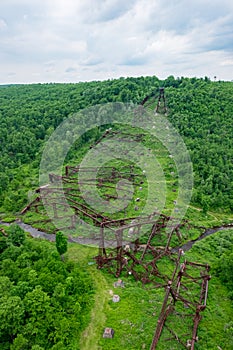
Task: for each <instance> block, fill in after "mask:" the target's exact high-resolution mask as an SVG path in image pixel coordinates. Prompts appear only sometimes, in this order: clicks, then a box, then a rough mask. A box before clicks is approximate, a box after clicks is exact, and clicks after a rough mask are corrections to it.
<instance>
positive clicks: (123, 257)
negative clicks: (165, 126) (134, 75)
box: [21, 89, 210, 350]
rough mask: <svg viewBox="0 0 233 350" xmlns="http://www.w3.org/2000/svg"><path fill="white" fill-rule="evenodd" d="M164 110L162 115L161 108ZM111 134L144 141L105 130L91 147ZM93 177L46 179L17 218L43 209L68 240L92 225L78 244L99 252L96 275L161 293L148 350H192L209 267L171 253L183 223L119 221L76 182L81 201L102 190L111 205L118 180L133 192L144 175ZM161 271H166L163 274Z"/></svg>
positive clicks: (128, 171) (130, 171) (109, 170)
mask: <svg viewBox="0 0 233 350" xmlns="http://www.w3.org/2000/svg"><path fill="white" fill-rule="evenodd" d="M144 100H146V99H144ZM146 101H147V100H146ZM146 101H144V103H145V102H146ZM162 102H163V104H164V106H165V98H164V90H163V89H160V95H159V100H158V104H157V109H159V108H160V106H161V103H162ZM142 104H143V103H142ZM164 109H165V111H166V107H164ZM116 134H118V138H119V140H120V139H121V140H124V141H126V142H131V141H132V140H136V141H140V140H141V139H142V138H143V134H137V135H133V136H132V135H128V134H127V133H124V132H115V131H112V130H110V129H109V130H106V132H105V133H104V134H103V135H102V136H101V138H100V139H99V140H97V141H96V143H95V144H94V145H96V144H98V143H99V142H101V141H102V140H103V139H105V138H108V137H109V136H111V135H116ZM129 136H130V137H129ZM94 145H93V146H94ZM93 146H92V147H93ZM92 147H91V148H92ZM96 172H97V168H96V167H80V166H76V167H74V166H66V168H65V172H64V175H63V176H59V175H56V174H50V175H49V183H48V184H47V185H45V186H42V187H40V188H38V189H37V190H36V194H37V196H36V198H35V199H34V200H33V201H32V202H31V203H30V204H29V205H27V206H26V207H25V208H24V209H23V210H22V212H21V213H22V215H23V214H25V213H26V212H27V211H30V210H34V211H35V212H37V213H40V212H41V211H43V210H44V209H43V207H44V206H46V210H49V211H50V218H45V219H43V220H41V221H44V222H45V221H47V222H49V221H51V222H52V221H53V220H54V219H55V220H56V222H57V225H56V226H57V228H56V230H64V231H65V232H68V234H69V231H71V234H72V232H73V231H74V230H76V231H78V229H77V227H78V224H80V221H82V222H83V223H85V222H87V223H89V224H91V225H92V227H93V228H95V230H93V231H95V232H94V233H93V234H92V235H91V236H90V234H89V236H88V238H85V237H84V238H80V240H79V242H80V243H84V244H92V245H95V246H98V247H99V253H98V255H97V256H96V257H95V260H96V263H97V267H98V268H99V269H107V271H109V273H111V274H113V275H114V276H116V277H119V276H122V275H124V276H126V275H128V274H130V275H133V276H134V278H135V279H136V280H137V281H141V282H142V283H143V284H146V283H151V284H152V285H153V286H154V287H155V288H164V289H165V297H164V302H163V305H162V309H161V312H160V315H159V318H158V322H157V327H156V330H155V334H154V337H153V340H152V344H151V348H150V349H151V350H154V349H155V348H156V346H157V344H158V342H159V339H160V338H162V339H163V340H164V341H167V342H168V348H169V346H170V345H171V346H172V345H173V344H174V342H178V343H179V344H180V346H181V347H182V348H186V349H191V350H193V349H194V345H195V342H196V341H197V327H198V324H199V321H200V320H201V315H200V313H201V311H203V310H204V309H205V307H206V300H207V293H208V281H209V279H210V276H209V274H208V271H209V266H208V265H204V264H198V263H193V262H189V261H187V260H184V261H183V262H182V259H183V258H182V251H181V250H179V252H178V254H177V253H175V251H177V250H178V249H175V248H176V247H177V246H178V245H179V242H180V243H181V241H182V234H181V231H180V228H181V227H183V226H185V225H187V222H186V221H183V222H181V223H180V224H177V223H176V221H175V220H174V219H173V218H172V217H170V216H166V215H164V214H161V213H158V212H156V211H155V212H153V213H152V214H151V215H148V216H146V215H144V216H140V215H137V216H136V215H135V216H132V217H128V216H127V215H125V216H124V215H123V214H124V213H121V214H122V215H121V217H118V218H113V217H111V216H107V215H104V214H101V213H99V212H97V211H95V210H94V209H93V208H92V207H91V206H90V205H88V204H87V203H86V202H85V201H84V200H83V193H82V192H81V191H80V190H79V186H80V181H78V180H77V178H78V176H79V175H80V174H81V173H82V174H83V173H85V174H88V176H86V177H84V178H85V179H86V180H81V181H83V182H85V183H81V185H83V184H84V185H85V188H87V191H86V193H85V195H86V196H88V188H90V192H91V188H92V186H97V187H98V188H99V189H104V190H106V191H105V194H104V196H105V199H106V201H108V200H110V199H115V197H114V196H115V195H114V188H115V186H116V183H117V182H118V181H119V180H121V179H125V178H126V179H128V180H129V181H130V182H131V183H132V184H133V186H135V187H138V186H141V185H142V183H143V181H144V178H143V175H142V174H141V175H140V176H139V174H138V172H137V171H136V170H135V167H134V166H133V165H127V166H125V167H124V169H123V171H122V169H118V168H116V167H114V166H109V167H105V168H104V169H103V171H102V173H101V175H100V176H99V177H96ZM108 189H110V191H109V192H108ZM127 191H128V189H127V188H126V189H124V188H123V190H122V193H123V194H122V195H123V196H124V197H125V198H127V196H128V195H130V194H129V193H128V192H127ZM59 223H60V224H59ZM58 226H59V227H58ZM164 266H167V268H166V269H164ZM174 266H175V268H174ZM174 320H175V322H174ZM180 320H181V321H180ZM169 344H170V345H169ZM170 348H171V347H170Z"/></svg>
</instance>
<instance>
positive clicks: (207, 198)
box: [0, 76, 233, 212]
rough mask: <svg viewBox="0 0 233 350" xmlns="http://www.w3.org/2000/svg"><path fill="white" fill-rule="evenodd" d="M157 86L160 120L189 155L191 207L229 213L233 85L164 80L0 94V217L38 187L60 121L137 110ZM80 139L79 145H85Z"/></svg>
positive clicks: (0, 90)
mask: <svg viewBox="0 0 233 350" xmlns="http://www.w3.org/2000/svg"><path fill="white" fill-rule="evenodd" d="M162 85H164V86H165V88H166V89H165V94H166V97H167V102H168V109H169V116H168V118H169V119H170V121H171V122H172V123H173V125H174V126H175V127H176V128H178V131H179V133H180V134H181V135H182V136H183V137H184V139H185V142H186V144H187V147H188V148H189V149H190V153H191V157H192V161H193V166H194V171H195V190H194V194H193V203H194V204H196V205H198V206H201V207H202V208H203V209H204V210H208V209H210V208H212V209H214V210H218V209H219V208H221V209H223V208H224V211H229V210H232V208H233V207H232V206H233V204H232V203H233V198H232V193H233V191H232V180H231V179H232V177H233V168H232V167H233V165H232V164H233V163H232V148H233V145H232V142H233V141H232V137H231V136H232V110H233V102H232V93H233V83H231V82H211V81H210V80H209V79H196V78H191V79H189V78H178V79H174V77H172V76H171V77H168V78H167V79H166V80H165V81H159V79H158V78H157V77H140V78H126V79H124V78H121V79H116V80H108V81H104V82H90V83H79V84H44V85H43V84H42V85H41V84H38V85H19V86H16V85H13V86H2V87H0V103H1V111H0V151H1V159H0V208H1V211H2V212H12V211H18V210H20V209H21V208H22V207H23V205H24V204H25V203H26V202H27V200H28V198H27V197H28V195H29V197H30V192H29V194H28V191H29V190H32V189H35V188H36V187H37V186H38V166H39V163H40V155H41V151H42V148H43V145H44V142H45V141H46V140H47V139H48V137H49V136H50V135H51V133H52V132H53V130H54V129H55V128H56V127H57V126H58V125H59V124H60V123H61V122H62V121H63V120H64V119H65V118H66V117H68V115H70V114H72V113H75V112H77V111H79V110H80V109H83V108H85V107H88V106H91V105H92V106H93V105H96V104H99V103H106V102H115V101H122V102H133V103H140V102H141V101H142V100H143V98H144V97H145V96H146V95H153V94H155V95H157V94H158V88H159V86H162ZM150 100H151V101H152V100H153V98H151V99H150ZM152 102H153V101H152ZM87 136H88V137H87V138H84V139H83V140H82V142H83V143H86V142H87V141H88V138H90V137H92V135H87ZM95 136H96V135H93V137H95ZM61 147H62V140H61ZM29 199H30V198H29Z"/></svg>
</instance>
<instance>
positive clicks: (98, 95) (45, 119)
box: [0, 76, 233, 350]
mask: <svg viewBox="0 0 233 350" xmlns="http://www.w3.org/2000/svg"><path fill="white" fill-rule="evenodd" d="M162 86H164V87H165V97H166V103H167V111H168V113H167V114H166V116H165V118H168V119H169V121H170V122H171V123H172V124H173V125H174V126H175V128H176V129H177V130H178V132H179V134H180V135H181V136H182V138H183V139H184V141H185V143H186V146H187V148H188V149H189V152H190V155H191V158H192V163H193V169H194V189H193V196H192V202H191V205H190V207H189V210H188V211H187V214H186V219H187V222H186V221H185V222H186V223H187V226H185V225H184V227H182V228H181V230H180V232H179V234H180V236H179V237H178V235H177V236H176V237H175V240H174V242H176V244H177V245H176V248H177V247H178V245H179V244H181V241H182V244H183V243H185V244H186V243H187V241H189V242H188V243H191V246H192V245H193V247H192V248H191V249H190V250H189V249H187V250H185V249H186V248H184V251H185V254H184V255H185V257H183V259H186V258H187V259H188V260H189V259H190V260H191V261H197V262H200V263H204V264H206V263H208V264H209V265H210V268H211V270H210V271H211V276H212V278H211V280H210V284H209V292H208V301H207V308H206V311H205V312H204V313H203V315H204V316H203V320H202V321H201V323H200V327H199V329H198V336H199V340H198V341H197V342H196V344H195V346H196V347H195V348H196V349H203V350H204V349H215V348H218V349H229V350H230V349H231V348H232V329H233V328H232V321H231V319H232V278H233V277H232V229H229V227H228V226H226V225H225V226H226V227H227V228H228V229H229V230H223V229H225V228H226V227H220V228H215V230H213V232H216V233H215V234H213V235H212V234H211V236H210V237H207V238H205V239H202V238H203V237H201V234H202V233H203V232H204V231H205V230H204V226H205V227H213V226H220V225H222V224H223V223H226V222H227V223H229V222H231V223H232V211H233V151H232V150H233V141H232V133H233V125H232V116H233V99H232V95H233V83H232V82H221V81H216V82H211V81H210V80H209V79H208V78H205V79H197V78H177V79H175V78H174V77H172V76H170V77H168V78H167V79H166V80H164V81H160V80H159V79H158V78H157V77H155V76H154V77H139V78H120V79H116V80H108V81H103V82H99V81H95V82H90V83H77V84H35V85H6V86H1V87H0V154H1V156H0V220H3V221H8V222H11V221H14V220H15V218H16V217H18V213H19V212H20V211H21V210H22V209H23V208H24V206H25V205H26V204H27V203H28V202H30V201H31V199H34V198H35V197H33V196H34V194H35V193H34V192H35V191H34V190H35V189H37V188H38V186H39V179H38V175H39V166H40V161H41V155H42V152H43V148H44V146H45V143H46V141H47V140H48V139H49V137H50V135H51V134H52V133H53V131H54V130H55V129H56V128H57V126H58V125H59V124H60V123H61V122H62V121H63V120H64V119H65V118H67V117H68V116H70V115H72V114H73V113H75V112H77V111H79V110H82V109H84V108H86V107H89V106H93V105H96V104H105V103H106V102H118V101H119V102H127V103H132V104H133V103H134V104H140V103H141V102H142V101H143V100H144V101H145V97H146V96H147V97H148V98H147V99H146V104H145V108H150V109H154V108H155V106H156V104H157V101H158V96H159V88H160V87H162ZM154 117H155V118H156V115H155V116H154ZM117 127H118V126H116V128H117ZM119 129H120V127H119ZM132 129H133V128H132ZM135 130H136V129H135ZM135 130H134V132H135V135H134V136H135V137H138V136H140V135H138V134H137V130H136V131H135ZM102 131H103V130H101V128H99V129H98V130H94V131H90V132H88V133H87V134H86V135H84V137H82V138H81V140H79V144H78V147H77V145H74V147H73V148H72V151H71V152H70V154H69V156H68V157H66V162H67V163H68V164H69V165H76V163H77V162H76V159H79V157H80V155H82V154H83V153H82V152H84V151H85V150H90V146H92V145H93V143H94V142H95V141H96V140H97V139H98V138H99V137H100V136H102V134H103V133H102ZM112 131H113V132H114V131H115V130H114V128H113V130H112ZM127 131H128V132H129V130H126V132H127ZM131 131H132V130H131ZM131 136H132V135H131ZM141 136H143V137H141V140H140V141H142V143H143V142H144V145H145V146H146V147H148V148H150V150H151V151H153V152H154V153H155V154H156V158H157V159H159V161H160V162H161V165H162V166H163V167H164V169H163V171H164V174H165V178H166V181H167V194H169V195H168V197H169V198H168V200H167V202H166V203H165V209H166V210H168V211H169V210H170V209H169V206H170V204H171V203H172V205H174V206H175V205H176V200H175V197H173V196H175V193H174V192H176V191H177V190H176V189H175V187H174V186H176V185H177V183H176V172H175V171H176V170H175V169H174V172H172V173H173V175H172V173H171V167H173V165H174V164H173V160H172V159H171V158H172V156H171V155H169V154H168V153H167V152H164V148H165V147H161V145H160V144H159V142H158V143H156V140H155V138H153V137H152V136H150V135H148V134H145V135H141ZM64 142H65V140H63V139H61V140H59V146H60V147H61V148H62V147H63V146H64V144H65V143H64ZM79 146H80V147H79ZM75 147H77V148H75ZM77 149H79V151H80V154H78V155H76V153H78V152H76V150H77ZM159 152H160V153H161V154H159ZM157 153H158V154H157ZM168 155H169V156H171V157H168ZM76 156H77V157H76ZM157 156H158V157H157ZM48 161H49V160H48ZM109 164H111V171H112V169H113V167H115V166H116V167H117V166H118V168H122V169H124V170H125V172H126V173H127V171H128V168H130V167H132V164H131V162H130V161H129V162H128V164H127V166H126V163H123V162H122V163H121V160H119V159H118V158H117V159H115V160H113V161H111V162H109V163H108V165H109ZM104 171H105V170H103V172H102V173H101V172H99V173H98V176H99V178H102V179H103V178H105V177H106V178H107V180H109V177H110V176H109V173H106V174H105V172H104ZM134 172H135V174H134V175H140V177H139V178H138V180H137V181H138V183H137V185H138V192H136V194H135V198H136V197H140V196H141V198H137V201H138V202H137V203H136V204H137V206H135V203H134V200H133V203H132V205H131V207H130V206H129V207H130V208H129V213H130V216H132V215H134V214H135V213H134V211H135V210H136V209H135V208H137V211H138V210H139V209H140V206H143V205H144V204H143V203H144V200H145V198H144V197H146V193H147V192H146V190H145V189H144V188H143V185H141V183H144V182H146V181H142V182H140V180H142V177H143V176H145V175H144V172H145V171H144V172H143V170H142V169H139V166H138V164H136V166H135V169H134ZM131 175H132V174H131ZM98 176H97V179H98ZM153 176H154V175H153ZM137 181H135V183H136V182H137ZM113 184H114V191H115V182H113ZM107 185H109V184H108V183H107ZM160 185H161V183H160ZM67 187H70V184H69V183H68V185H67ZM101 190H102V192H101V191H100V192H101V194H102V195H105V196H106V195H108V196H109V198H111V196H112V197H114V195H115V192H114V191H113V190H111V191H112V192H111V191H109V192H106V193H105V192H104V190H103V189H101ZM72 194H73V193H72ZM76 194H77V193H75V195H76ZM135 198H133V199H135ZM138 199H139V200H138ZM155 199H156V200H157V201H158V198H155ZM81 204H84V203H81ZM167 204H168V205H167ZM156 205H157V204H156ZM43 210H44V209H43ZM132 213H133V214H132ZM68 214H69V213H68ZM124 214H125V213H124ZM131 214H132V215H131ZM27 215H28V217H27ZM31 217H32V218H33V219H35V220H36V221H35V222H34V221H33V220H32V221H30V219H31ZM42 218H43V219H44V222H45V224H44V226H42V224H41V219H42ZM47 219H48V216H47V215H46V213H45V210H44V211H42V213H40V212H39V211H38V212H30V210H29V212H27V213H26V215H25V216H24V217H23V220H24V222H28V223H30V224H31V225H33V224H35V227H39V228H41V229H42V230H45V232H49V234H48V235H47V236H46V237H49V239H50V237H51V235H50V230H49V227H50V226H49V225H50V224H51V223H50V222H49V220H47ZM62 219H64V217H63V216H62ZM37 220H38V221H37ZM19 222H20V221H18V223H19ZM32 222H33V223H32ZM37 224H38V225H39V226H37ZM69 224H70V222H69ZM27 227H29V226H27ZM53 229H54V227H53ZM68 230H69V231H68V235H69V238H75V235H74V236H73V237H71V236H72V234H73V232H72V228H68ZM203 230H204V231H203ZM51 231H53V230H52V229H51ZM217 231H218V232H217ZM64 232H65V231H64ZM64 232H63V233H62V232H59V233H60V235H59V234H57V236H56V237H57V251H56V248H55V246H54V244H52V243H50V242H45V241H39V240H32V239H31V238H28V237H26V235H25V233H24V231H23V230H21V229H20V227H19V226H17V225H15V224H13V225H11V226H10V227H6V226H5V224H4V222H1V227H0V292H1V293H0V294H1V295H0V301H1V303H0V304H1V305H0V315H1V320H2V322H1V326H0V348H1V349H2V350H9V349H10V350H27V349H28V350H29V349H33V350H45V349H53V350H63V349H70V350H73V349H81V350H92V349H97V348H98V349H102V350H104V349H108V350H109V349H120V348H122V349H126V350H135V349H147V348H149V346H150V344H151V339H152V336H153V332H154V329H155V325H156V320H157V317H158V315H159V310H160V306H161V305H162V303H163V298H164V288H154V285H152V284H149V283H148V284H146V285H142V283H141V282H140V281H137V282H136V281H135V279H134V276H133V275H131V274H129V275H128V274H126V273H125V274H123V277H122V278H123V279H124V280H125V288H118V289H114V293H118V294H119V296H120V303H116V304H115V303H113V302H112V293H113V290H112V289H113V285H114V283H115V281H116V278H115V275H114V276H111V275H109V271H106V269H97V268H96V264H95V262H94V261H95V260H93V257H94V256H96V255H97V250H98V248H96V247H94V248H93V247H92V246H83V245H79V244H73V245H72V244H69V247H68V252H67V253H66V248H67V239H66V238H65V234H64ZM213 232H212V233H213ZM65 233H66V232H65ZM77 234H78V235H84V230H83V232H77ZM128 237H129V236H128ZM164 237H165V236H164ZM200 237H201V239H199V238H200ZM82 238H83V237H82ZM147 238H148V237H147V232H146V234H145V235H144V236H143V237H142V239H141V242H142V243H145V242H147ZM178 238H181V241H179V240H178ZM143 239H145V241H143ZM59 240H60V246H59V244H58V242H59ZM171 242H173V241H170V243H171ZM195 242H196V243H195ZM152 243H153V242H152ZM160 245H161V244H160ZM58 246H59V247H58ZM182 247H183V246H182ZM159 248H161V246H160V247H159ZM169 249H171V247H170V248H169ZM171 250H172V249H171ZM58 252H59V254H61V255H62V254H64V253H65V256H64V257H63V258H64V259H61V257H60V256H59V254H58ZM143 254H144V253H143ZM159 264H160V265H161V266H160V267H161V269H162V270H165V272H166V269H167V268H168V265H169V264H167V260H165V263H164V262H159ZM163 264H164V265H163ZM92 265H93V266H92ZM163 272H164V271H163ZM114 288H115V287H114ZM93 299H94V300H93ZM182 305H183V303H182ZM91 308H92V313H91ZM173 322H174V323H173V325H175V326H177V324H176V321H173ZM182 324H183V320H182V321H181V325H182ZM109 326H111V327H113V328H114V330H115V332H116V334H115V336H114V339H104V338H102V334H103V329H104V327H109ZM178 326H179V324H178ZM86 327H87V328H86ZM180 328H181V329H182V326H180ZM165 335H166V333H165ZM179 346H180V344H178V343H177V344H176V345H174V349H179V348H180V347H179ZM159 349H167V343H166V341H163V340H162V341H161V342H160V344H159Z"/></svg>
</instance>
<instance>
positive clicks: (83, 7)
mask: <svg viewBox="0 0 233 350" xmlns="http://www.w3.org/2000/svg"><path fill="white" fill-rule="evenodd" d="M0 45H1V46H0V84H4V83H31V82H78V81H90V80H103V79H109V78H117V77H121V76H141V75H156V76H158V77H159V78H161V79H163V78H166V77H167V76H169V75H174V76H175V77H180V76H188V77H191V76H196V77H201V76H208V77H210V78H211V79H214V76H217V79H221V80H232V79H233V1H232V0H0Z"/></svg>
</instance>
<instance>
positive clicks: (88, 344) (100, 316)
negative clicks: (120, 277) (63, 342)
mask: <svg viewBox="0 0 233 350" xmlns="http://www.w3.org/2000/svg"><path fill="white" fill-rule="evenodd" d="M89 271H90V273H91V276H92V278H93V280H94V283H95V304H94V307H93V309H92V312H91V321H90V323H89V325H88V326H87V328H86V329H85V331H84V332H83V333H82V336H81V340H80V350H99V349H100V348H99V347H98V340H99V338H100V334H102V333H103V325H104V324H105V321H106V316H105V312H104V309H105V306H106V304H107V302H108V299H109V285H108V284H107V281H106V279H105V278H104V277H103V276H102V275H101V273H100V271H98V270H97V269H96V266H95V267H93V268H91V269H90V270H89Z"/></svg>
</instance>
